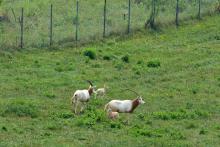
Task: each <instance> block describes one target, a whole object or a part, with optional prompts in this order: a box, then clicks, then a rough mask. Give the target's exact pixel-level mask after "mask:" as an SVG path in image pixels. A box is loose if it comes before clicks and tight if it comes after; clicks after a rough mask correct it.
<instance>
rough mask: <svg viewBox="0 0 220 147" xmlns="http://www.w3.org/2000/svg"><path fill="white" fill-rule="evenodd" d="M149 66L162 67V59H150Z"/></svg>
mask: <svg viewBox="0 0 220 147" xmlns="http://www.w3.org/2000/svg"><path fill="white" fill-rule="evenodd" d="M147 66H148V67H151V68H157V67H160V61H157V60H155V61H149V62H148V63H147Z"/></svg>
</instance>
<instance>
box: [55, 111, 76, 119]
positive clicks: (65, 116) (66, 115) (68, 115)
mask: <svg viewBox="0 0 220 147" xmlns="http://www.w3.org/2000/svg"><path fill="white" fill-rule="evenodd" d="M58 117H59V118H63V119H69V118H73V117H74V115H73V113H71V112H62V113H60V114H58Z"/></svg>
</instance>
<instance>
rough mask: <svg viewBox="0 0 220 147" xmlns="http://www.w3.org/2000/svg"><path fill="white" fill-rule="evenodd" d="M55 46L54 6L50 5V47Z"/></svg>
mask: <svg viewBox="0 0 220 147" xmlns="http://www.w3.org/2000/svg"><path fill="white" fill-rule="evenodd" d="M52 45H53V5H52V4H51V5H50V46H52Z"/></svg>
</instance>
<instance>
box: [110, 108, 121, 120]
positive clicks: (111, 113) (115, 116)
mask: <svg viewBox="0 0 220 147" xmlns="http://www.w3.org/2000/svg"><path fill="white" fill-rule="evenodd" d="M107 113H108V118H110V119H117V118H119V113H118V112H112V110H111V109H108V112H107Z"/></svg>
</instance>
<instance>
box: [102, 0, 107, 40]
mask: <svg viewBox="0 0 220 147" xmlns="http://www.w3.org/2000/svg"><path fill="white" fill-rule="evenodd" d="M104 1H105V2H104V24H103V37H105V36H106V7H107V6H106V1H107V0H104Z"/></svg>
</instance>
